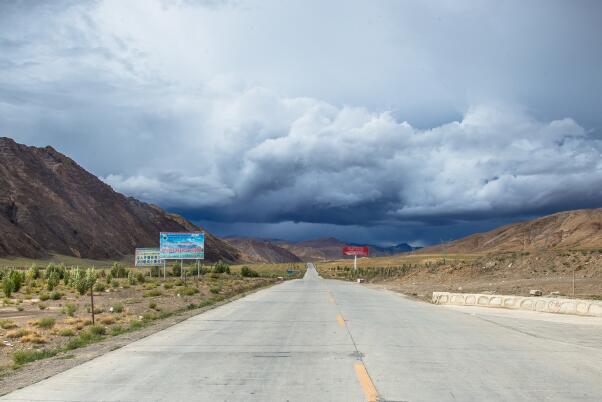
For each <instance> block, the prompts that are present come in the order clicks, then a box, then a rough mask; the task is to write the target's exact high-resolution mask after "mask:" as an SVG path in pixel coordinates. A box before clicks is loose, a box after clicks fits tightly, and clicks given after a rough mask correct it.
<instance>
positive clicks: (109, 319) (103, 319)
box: [98, 315, 115, 325]
mask: <svg viewBox="0 0 602 402" xmlns="http://www.w3.org/2000/svg"><path fill="white" fill-rule="evenodd" d="M98 321H100V322H101V323H103V324H105V325H111V324H114V323H115V317H113V316H112V315H105V316H104V317H100V318H99V319H98Z"/></svg>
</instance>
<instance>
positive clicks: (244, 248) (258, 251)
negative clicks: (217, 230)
mask: <svg viewBox="0 0 602 402" xmlns="http://www.w3.org/2000/svg"><path fill="white" fill-rule="evenodd" d="M225 240H226V241H227V242H228V243H230V244H232V245H233V246H234V247H236V248H237V249H238V251H240V254H241V257H240V258H241V260H243V261H246V262H252V263H286V262H301V259H300V258H299V257H297V256H296V255H295V254H293V253H291V252H290V251H288V250H287V249H285V248H283V247H280V246H278V245H276V244H273V243H270V242H269V241H264V240H257V239H248V238H241V237H228V238H226V239H225Z"/></svg>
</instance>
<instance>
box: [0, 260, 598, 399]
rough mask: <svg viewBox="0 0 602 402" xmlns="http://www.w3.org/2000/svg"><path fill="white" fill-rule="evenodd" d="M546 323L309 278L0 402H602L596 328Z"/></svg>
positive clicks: (310, 274) (310, 270)
mask: <svg viewBox="0 0 602 402" xmlns="http://www.w3.org/2000/svg"><path fill="white" fill-rule="evenodd" d="M484 310H487V311H484ZM482 311H483V313H481V312H482ZM541 317H544V318H542V319H539V318H533V317H523V316H513V315H508V314H499V313H495V312H490V310H489V309H480V310H478V311H475V310H471V309H468V310H462V311H460V310H457V309H450V308H444V307H442V306H435V305H430V304H428V303H422V302H417V301H413V300H411V299H408V298H406V297H404V296H401V295H399V294H396V293H393V292H388V291H383V290H377V289H373V288H370V287H367V286H363V285H359V284H354V283H349V282H342V281H331V280H324V279H322V278H319V277H318V275H317V272H316V271H315V269H314V268H313V266H311V265H310V266H309V268H308V271H307V274H306V275H305V278H304V279H302V280H294V281H288V282H285V283H282V284H280V285H277V286H273V287H271V288H269V289H265V290H262V291H259V292H257V293H254V294H252V295H249V296H247V297H245V298H242V299H239V300H237V301H234V302H232V303H229V304H227V305H224V306H221V307H219V308H216V309H214V310H211V311H208V312H206V313H204V314H200V315H198V316H195V317H193V318H190V319H188V320H186V321H184V322H182V323H180V324H177V325H175V326H173V327H170V328H168V329H166V330H164V331H161V332H158V333H156V334H154V335H151V336H149V337H147V338H144V339H142V340H139V341H137V342H134V343H132V344H130V345H128V346H126V347H123V348H121V349H119V350H115V351H113V352H111V353H108V354H106V355H104V356H102V357H99V358H96V359H94V360H92V361H89V362H87V363H85V364H82V365H81V366H78V367H75V368H73V369H70V370H68V371H65V372H63V373H61V374H58V375H55V376H53V377H51V378H49V379H46V380H44V381H41V382H39V383H37V384H34V385H32V386H29V387H26V388H24V389H21V390H19V391H16V392H13V393H11V394H8V395H6V396H5V397H4V398H2V400H13V401H23V400H27V401H84V400H86V401H88V400H91V401H100V400H103V401H155V400H165V401H167V400H169V401H176V400H180V401H193V400H195V401H366V400H376V399H378V400H380V401H390V402H392V401H452V400H458V401H526V400H533V401H536V400H537V401H540V400H541V401H544V400H545V401H568V400H579V401H600V400H602V326H600V321H599V320H598V321H592V320H587V319H585V320H582V321H580V320H576V321H575V319H576V317H574V318H572V319H571V320H568V321H567V322H564V321H563V320H562V319H545V316H541Z"/></svg>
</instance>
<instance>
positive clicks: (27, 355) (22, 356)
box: [13, 349, 59, 367]
mask: <svg viewBox="0 0 602 402" xmlns="http://www.w3.org/2000/svg"><path fill="white" fill-rule="evenodd" d="M58 353H59V350H56V349H50V350H19V351H17V352H15V353H13V363H14V364H15V366H16V367H20V366H22V365H24V364H27V363H31V362H35V361H36V360H42V359H47V358H49V357H54V356H56V355H57V354H58Z"/></svg>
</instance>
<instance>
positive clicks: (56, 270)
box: [44, 263, 66, 290]
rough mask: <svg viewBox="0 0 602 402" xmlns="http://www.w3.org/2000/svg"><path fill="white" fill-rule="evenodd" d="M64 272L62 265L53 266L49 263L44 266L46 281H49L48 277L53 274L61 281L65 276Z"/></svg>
mask: <svg viewBox="0 0 602 402" xmlns="http://www.w3.org/2000/svg"><path fill="white" fill-rule="evenodd" d="M65 271H66V270H65V266H64V265H63V264H59V265H55V264H52V263H50V264H48V265H47V266H46V272H45V273H44V274H45V277H46V279H50V277H51V276H52V275H53V274H56V275H58V279H59V280H61V279H63V277H64V275H65ZM49 290H52V289H49Z"/></svg>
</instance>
